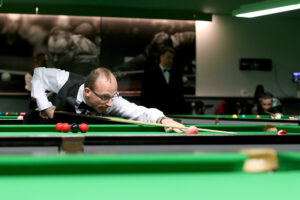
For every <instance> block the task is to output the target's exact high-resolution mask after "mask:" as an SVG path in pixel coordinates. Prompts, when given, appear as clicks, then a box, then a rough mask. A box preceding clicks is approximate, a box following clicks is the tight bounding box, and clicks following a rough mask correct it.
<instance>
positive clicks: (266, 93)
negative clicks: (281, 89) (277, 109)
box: [260, 92, 273, 99]
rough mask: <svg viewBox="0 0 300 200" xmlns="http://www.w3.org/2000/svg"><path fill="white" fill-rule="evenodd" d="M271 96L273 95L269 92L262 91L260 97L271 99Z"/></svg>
mask: <svg viewBox="0 0 300 200" xmlns="http://www.w3.org/2000/svg"><path fill="white" fill-rule="evenodd" d="M272 98H273V95H272V93H271V92H264V93H263V94H262V95H261V97H260V99H272Z"/></svg>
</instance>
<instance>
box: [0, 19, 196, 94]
mask: <svg viewBox="0 0 300 200" xmlns="http://www.w3.org/2000/svg"><path fill="white" fill-rule="evenodd" d="M165 47H171V48H173V49H174V52H175V54H174V61H173V65H174V66H173V68H174V69H178V70H179V71H181V73H182V78H183V83H184V86H185V88H186V90H185V92H186V93H192V94H193V93H194V89H195V88H194V87H195V77H194V74H195V23H194V22H192V21H175V20H156V19H153V20H150V19H130V18H106V17H79V16H49V15H20V14H1V15H0V73H1V81H0V92H23V91H24V92H25V91H26V90H30V76H31V73H32V71H33V69H34V67H38V66H45V67H56V68H60V69H64V70H68V71H71V72H75V73H79V74H82V75H87V74H88V73H89V72H90V71H91V70H92V69H94V68H96V67H98V66H104V67H107V68H109V69H111V70H112V71H113V72H114V73H115V74H116V76H117V78H118V80H119V81H120V82H121V84H120V88H119V89H120V90H140V89H141V81H142V78H141V77H142V74H143V73H144V70H147V69H149V68H151V67H154V66H155V65H158V64H159V52H160V51H161V50H162V49H163V48H165ZM25 74H26V76H25ZM24 76H25V77H26V80H27V86H26V89H25V82H24Z"/></svg>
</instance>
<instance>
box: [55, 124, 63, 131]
mask: <svg viewBox="0 0 300 200" xmlns="http://www.w3.org/2000/svg"><path fill="white" fill-rule="evenodd" d="M62 127H63V123H57V124H56V126H55V130H56V131H57V132H61V131H62V130H61V129H62Z"/></svg>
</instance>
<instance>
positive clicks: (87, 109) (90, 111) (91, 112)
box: [78, 102, 97, 114]
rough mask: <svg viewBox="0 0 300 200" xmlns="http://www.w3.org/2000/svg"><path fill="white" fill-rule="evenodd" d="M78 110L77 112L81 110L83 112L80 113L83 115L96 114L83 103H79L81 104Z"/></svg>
mask: <svg viewBox="0 0 300 200" xmlns="http://www.w3.org/2000/svg"><path fill="white" fill-rule="evenodd" d="M78 109H79V110H83V111H82V112H81V113H83V114H94V113H97V112H96V111H95V109H94V108H92V107H90V106H88V105H87V104H85V103H84V102H81V103H80V104H79V106H78Z"/></svg>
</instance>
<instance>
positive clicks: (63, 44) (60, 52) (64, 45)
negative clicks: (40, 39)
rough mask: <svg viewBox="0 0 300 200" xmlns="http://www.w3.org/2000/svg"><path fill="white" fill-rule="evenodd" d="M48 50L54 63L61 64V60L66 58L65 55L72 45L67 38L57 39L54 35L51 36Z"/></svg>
mask: <svg viewBox="0 0 300 200" xmlns="http://www.w3.org/2000/svg"><path fill="white" fill-rule="evenodd" d="M48 51H49V54H50V56H51V58H52V61H53V64H54V65H55V66H56V65H58V64H59V61H60V60H61V59H63V58H64V56H67V55H68V53H69V52H70V47H69V46H68V41H67V40H66V39H65V38H57V39H56V40H55V39H54V38H53V37H50V38H49V41H48Z"/></svg>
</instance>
